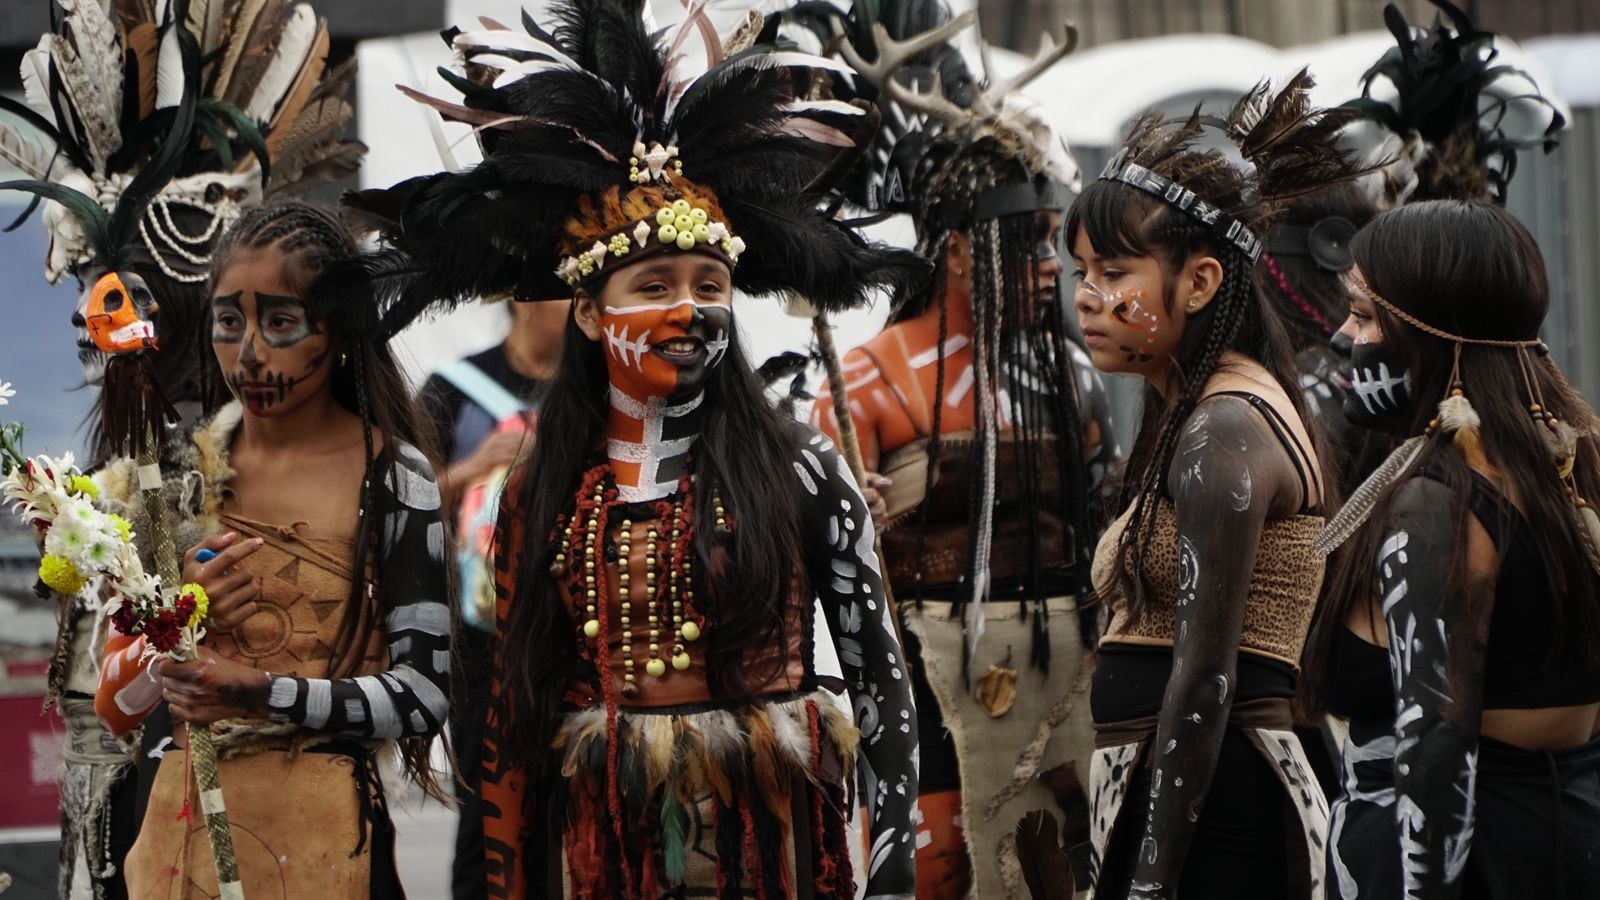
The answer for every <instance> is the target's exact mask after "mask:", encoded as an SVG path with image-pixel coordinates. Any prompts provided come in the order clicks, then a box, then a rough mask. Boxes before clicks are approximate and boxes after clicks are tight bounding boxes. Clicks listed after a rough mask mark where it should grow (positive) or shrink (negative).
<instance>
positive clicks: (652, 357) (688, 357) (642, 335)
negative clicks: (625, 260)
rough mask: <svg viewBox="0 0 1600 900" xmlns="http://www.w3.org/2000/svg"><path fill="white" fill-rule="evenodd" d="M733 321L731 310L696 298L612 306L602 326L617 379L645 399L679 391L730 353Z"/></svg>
mask: <svg viewBox="0 0 1600 900" xmlns="http://www.w3.org/2000/svg"><path fill="white" fill-rule="evenodd" d="M732 324H733V323H732V312H731V310H728V309H725V308H722V307H717V306H707V307H702V306H699V305H698V304H696V303H695V302H694V301H693V300H681V301H679V302H677V303H674V304H671V305H668V306H644V307H633V308H630V309H615V308H611V307H607V308H606V309H605V311H604V312H603V313H602V314H601V317H600V327H601V331H602V333H603V335H604V338H603V340H604V341H605V345H606V366H607V369H608V370H609V371H610V373H611V380H612V383H613V385H615V386H616V387H618V388H620V389H621V390H623V391H624V392H625V393H627V394H628V395H630V396H632V397H634V398H635V399H640V400H643V399H646V398H649V397H668V396H671V395H673V394H674V393H675V392H677V391H678V390H679V389H680V388H684V387H688V386H690V385H691V384H692V383H693V382H694V381H695V380H697V379H698V378H699V377H703V375H704V373H705V371H707V370H709V369H710V368H712V367H713V366H716V365H718V364H719V363H721V362H722V360H723V359H724V358H725V357H726V356H727V352H728V345H729V333H730V331H731V330H732ZM677 342H683V343H682V344H678V343H677Z"/></svg>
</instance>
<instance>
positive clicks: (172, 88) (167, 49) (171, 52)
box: [156, 3, 185, 109]
mask: <svg viewBox="0 0 1600 900" xmlns="http://www.w3.org/2000/svg"><path fill="white" fill-rule="evenodd" d="M162 6H163V7H165V6H166V4H165V3H163V4H162ZM161 16H162V18H160V19H157V20H156V21H158V22H164V26H165V28H166V30H165V31H164V32H162V34H161V47H160V50H159V51H158V53H157V57H156V109H166V108H168V107H170V106H177V105H178V102H179V101H181V100H182V99H183V80H184V79H183V51H182V50H180V49H178V29H179V28H183V27H185V26H184V25H183V23H181V22H173V23H166V22H165V20H166V19H167V18H168V17H169V16H168V13H167V12H166V11H165V9H164V8H163V11H162V13H161Z"/></svg>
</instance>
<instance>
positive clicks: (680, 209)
mask: <svg viewBox="0 0 1600 900" xmlns="http://www.w3.org/2000/svg"><path fill="white" fill-rule="evenodd" d="M692 208H693V207H691V206H690V205H689V201H687V200H684V199H683V198H681V197H680V198H679V199H677V200H674V201H672V209H673V211H674V213H675V214H678V215H682V214H685V213H688V212H689V210H690V209H692Z"/></svg>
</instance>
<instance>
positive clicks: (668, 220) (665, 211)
mask: <svg viewBox="0 0 1600 900" xmlns="http://www.w3.org/2000/svg"><path fill="white" fill-rule="evenodd" d="M677 217H678V214H677V213H675V212H673V211H672V207H670V206H663V207H661V208H660V209H658V210H656V224H657V225H671V224H672V220H673V219H676V218H677Z"/></svg>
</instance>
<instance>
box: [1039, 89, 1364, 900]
mask: <svg viewBox="0 0 1600 900" xmlns="http://www.w3.org/2000/svg"><path fill="white" fill-rule="evenodd" d="M1310 87H1311V80H1310V78H1309V77H1308V76H1307V75H1306V74H1305V73H1304V72H1302V73H1300V74H1299V75H1298V76H1296V77H1295V78H1293V79H1292V80H1291V81H1290V82H1289V83H1288V84H1287V85H1285V86H1284V87H1283V88H1282V89H1281V90H1279V91H1276V92H1274V91H1272V90H1271V89H1270V88H1269V86H1267V85H1265V84H1263V85H1260V86H1258V87H1257V88H1255V89H1254V90H1252V91H1251V92H1249V93H1248V94H1246V95H1245V97H1244V98H1242V99H1241V100H1240V101H1239V103H1238V104H1237V105H1236V106H1235V107H1234V109H1233V110H1232V112H1231V113H1230V114H1229V116H1228V117H1227V118H1226V120H1225V121H1223V122H1221V129H1222V130H1223V135H1222V138H1223V139H1222V140H1221V141H1217V140H1216V138H1217V135H1215V134H1211V135H1208V134H1206V128H1207V127H1209V126H1210V125H1212V124H1213V123H1216V122H1217V121H1218V120H1215V119H1210V118H1205V119H1203V118H1202V117H1201V116H1200V114H1199V111H1198V110H1196V112H1195V113H1194V114H1193V115H1192V116H1189V117H1187V118H1180V119H1164V118H1163V117H1161V116H1160V115H1158V114H1155V113H1151V114H1148V115H1146V116H1144V117H1141V118H1140V119H1139V120H1137V121H1136V122H1135V123H1134V125H1133V127H1132V129H1131V130H1130V132H1129V134H1128V136H1127V137H1126V138H1125V139H1124V141H1123V145H1122V148H1121V149H1120V150H1119V151H1118V152H1117V154H1116V155H1115V156H1114V157H1112V160H1111V162H1110V163H1108V164H1107V166H1106V168H1105V170H1104V171H1103V172H1102V173H1101V176H1100V178H1099V179H1098V180H1096V181H1095V182H1093V183H1092V184H1090V185H1089V186H1087V187H1086V188H1085V189H1084V191H1083V193H1082V194H1081V195H1080V196H1079V197H1078V199H1077V201H1076V202H1075V203H1074V204H1073V207H1072V209H1071V211H1070V212H1069V213H1068V215H1067V222H1066V233H1067V237H1068V242H1069V247H1070V248H1071V251H1072V257H1073V262H1074V264H1075V266H1076V269H1077V271H1076V276H1077V279H1078V288H1077V293H1076V296H1075V302H1076V305H1077V310H1078V321H1079V323H1080V325H1082V327H1083V332H1084V335H1085V338H1086V339H1087V342H1088V345H1089V353H1090V356H1091V357H1092V358H1093V360H1094V363H1095V365H1096V366H1097V367H1098V368H1100V369H1102V370H1103V371H1109V372H1125V373H1131V374H1137V375H1140V376H1141V377H1143V378H1144V379H1145V380H1146V381H1147V382H1148V386H1147V388H1146V392H1145V393H1146V396H1145V408H1144V420H1143V422H1142V423H1141V426H1140V429H1139V433H1138V437H1137V439H1136V441H1135V444H1134V449H1133V455H1132V457H1131V459H1130V462H1129V466H1128V472H1127V476H1126V479H1125V482H1124V487H1123V491H1122V499H1123V502H1124V504H1125V505H1126V510H1125V511H1124V513H1123V514H1122V515H1121V516H1120V517H1119V518H1118V519H1117V520H1116V521H1115V522H1114V523H1113V524H1112V525H1111V527H1110V528H1109V529H1108V530H1107V531H1106V533H1105V535H1104V536H1103V537H1102V538H1101V541H1100V546H1099V548H1098V550H1097V551H1096V553H1095V565H1094V581H1095V587H1096V590H1097V593H1098V595H1099V598H1100V599H1101V601H1102V602H1104V603H1105V604H1106V606H1107V608H1108V611H1109V613H1110V621H1109V623H1108V625H1107V628H1106V634H1105V636H1104V637H1102V638H1101V642H1100V655H1099V659H1098V661H1097V663H1096V665H1095V670H1094V684H1093V689H1092V694H1091V705H1092V709H1093V715H1094V723H1095V725H1094V727H1095V729H1096V731H1097V732H1098V733H1099V734H1098V738H1097V741H1096V744H1097V748H1098V749H1097V750H1096V751H1095V758H1094V765H1093V776H1092V784H1091V796H1092V798H1093V801H1092V802H1093V806H1092V817H1093V818H1092V821H1091V834H1092V841H1093V848H1094V851H1093V857H1092V863H1093V867H1094V872H1093V873H1092V875H1093V876H1094V880H1095V886H1096V887H1095V890H1096V893H1095V896H1097V897H1117V898H1121V897H1173V896H1177V895H1179V894H1183V895H1185V896H1190V897H1224V896H1225V897H1261V898H1282V897H1302V898H1312V897H1320V896H1321V895H1322V870H1323V867H1322V860H1321V857H1320V853H1321V848H1322V847H1323V846H1324V842H1325V839H1326V836H1327V815H1328V812H1327V803H1326V801H1325V800H1324V798H1323V796H1322V793H1321V791H1320V790H1319V789H1318V787H1317V784H1316V782H1315V780H1314V779H1313V776H1312V774H1311V771H1310V768H1309V765H1308V763H1307V761H1306V757H1305V754H1304V752H1303V750H1302V749H1301V747H1300V744H1299V741H1298V739H1297V738H1296V737H1295V735H1294V733H1293V731H1292V730H1291V728H1292V726H1293V716H1292V714H1291V709H1290V705H1291V700H1292V698H1293V697H1294V695H1295V685H1296V671H1297V666H1298V661H1299V657H1300V649H1301V644H1302V642H1303V641H1304V639H1305V634H1306V628H1307V626H1308V625H1309V624H1310V621H1311V615H1312V612H1313V610H1314V608H1315V606H1316V602H1317V597H1318V593H1317V591H1318V587H1319V586H1320V584H1321V582H1322V575H1323V560H1322V557H1321V556H1320V555H1318V554H1317V553H1315V552H1314V551H1313V550H1312V549H1311V541H1312V539H1313V538H1314V537H1315V536H1316V534H1317V533H1318V531H1320V530H1321V528H1322V524H1323V517H1322V510H1323V509H1324V508H1326V506H1327V505H1329V504H1330V503H1332V502H1333V498H1332V497H1331V494H1332V490H1331V489H1330V488H1329V487H1328V486H1327V480H1326V478H1325V475H1324V470H1323V467H1322V465H1321V464H1320V462H1319V460H1318V447H1319V443H1320V442H1319V441H1318V440H1317V439H1316V432H1315V428H1314V426H1313V425H1312V424H1311V423H1310V421H1309V420H1308V419H1307V418H1306V411H1305V409H1304V408H1303V403H1302V400H1301V397H1300V393H1299V391H1298V389H1297V387H1298V379H1297V376H1296V374H1295V372H1294V368H1293V362H1292V360H1291V358H1290V356H1289V353H1288V347H1287V341H1286V340H1285V338H1284V335H1283V333H1282V331H1281V326H1280V324H1279V323H1278V321H1277V319H1276V317H1275V315H1274V314H1273V313H1272V312H1271V311H1270V310H1269V308H1268V307H1267V305H1266V301H1265V300H1264V298H1263V297H1262V296H1261V294H1260V292H1259V291H1258V289H1257V287H1256V283H1255V280H1254V277H1253V271H1254V269H1255V266H1256V264H1257V262H1258V261H1259V259H1260V256H1261V253H1262V251H1263V249H1264V248H1263V243H1262V240H1261V237H1260V235H1261V234H1262V233H1263V229H1264V228H1265V227H1269V226H1270V224H1271V221H1272V218H1273V216H1274V214H1276V213H1278V212H1280V211H1281V210H1282V208H1283V206H1284V205H1285V204H1286V203H1289V202H1292V201H1293V200H1294V199H1296V198H1297V197H1299V196H1301V195H1303V194H1304V193H1305V192H1307V191H1308V190H1314V189H1320V188H1324V187H1326V186H1327V185H1329V184H1332V183H1337V182H1339V181H1341V180H1347V179H1349V178H1352V177H1354V175H1355V174H1356V167H1355V165H1354V164H1353V162H1351V161H1350V159H1349V158H1348V157H1347V156H1346V155H1344V154H1342V153H1340V152H1339V151H1338V150H1337V149H1336V147H1335V146H1334V139H1335V137H1336V135H1337V131H1338V128H1339V127H1340V126H1341V125H1342V124H1343V123H1344V122H1345V121H1346V120H1347V119H1348V116H1349V114H1348V113H1344V112H1338V111H1327V110H1319V109H1315V108H1312V107H1311V105H1310V102H1309V100H1308V96H1307V95H1308V91H1309V89H1310ZM1208 138H1209V139H1210V140H1211V141H1212V142H1213V143H1212V146H1215V145H1216V143H1220V144H1221V149H1208V148H1206V146H1205V145H1202V144H1201V141H1202V139H1208ZM1286 823H1289V825H1290V827H1289V828H1287V829H1286V828H1285V824H1286Z"/></svg>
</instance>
